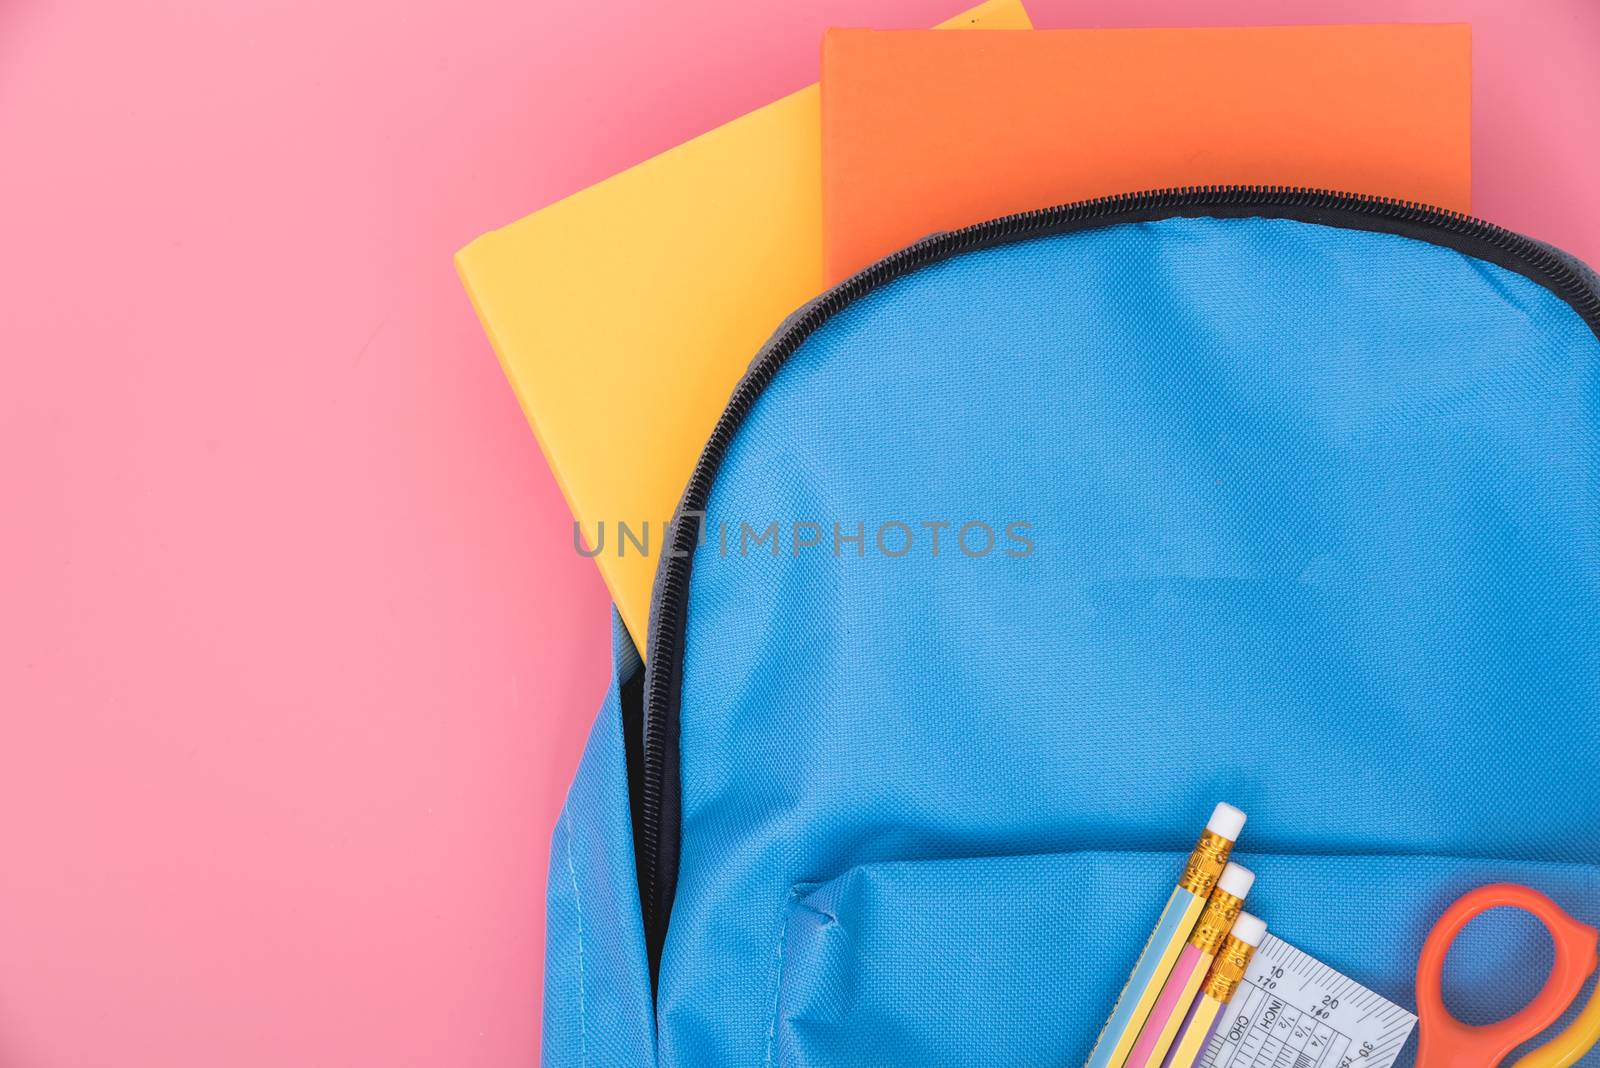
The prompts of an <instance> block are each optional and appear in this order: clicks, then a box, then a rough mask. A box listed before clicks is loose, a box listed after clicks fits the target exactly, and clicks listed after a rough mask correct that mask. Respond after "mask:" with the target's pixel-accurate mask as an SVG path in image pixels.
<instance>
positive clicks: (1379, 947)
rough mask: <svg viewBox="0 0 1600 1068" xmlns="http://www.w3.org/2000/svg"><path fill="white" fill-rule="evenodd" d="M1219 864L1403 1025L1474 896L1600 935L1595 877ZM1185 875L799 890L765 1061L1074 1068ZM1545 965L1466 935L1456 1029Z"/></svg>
mask: <svg viewBox="0 0 1600 1068" xmlns="http://www.w3.org/2000/svg"><path fill="white" fill-rule="evenodd" d="M1236 859H1238V860H1239V861H1240V862H1242V863H1244V864H1245V865H1247V866H1249V867H1250V868H1251V869H1253V870H1254V871H1255V872H1256V875H1257V880H1256V884H1255V890H1254V892H1252V894H1251V896H1250V900H1249V902H1248V903H1247V905H1246V907H1247V908H1249V909H1250V910H1251V911H1253V912H1256V913H1258V914H1259V915H1261V916H1262V917H1263V918H1264V919H1266V920H1267V922H1268V923H1269V924H1270V925H1271V928H1272V930H1273V933H1274V934H1276V935H1277V936H1278V937H1280V938H1283V939H1285V940H1286V941H1289V942H1291V943H1293V944H1294V945H1296V946H1298V947H1300V948H1301V949H1303V950H1305V951H1306V952H1308V953H1310V954H1312V955H1313V956H1315V957H1317V958H1318V959H1319V960H1321V961H1323V962H1324V963H1326V964H1328V965H1329V966H1331V967H1333V968H1335V969H1337V970H1338V971H1340V972H1342V973H1344V974H1345V975H1348V976H1350V977H1351V978H1352V979H1355V980H1356V981H1358V982H1360V983H1362V984H1363V985H1365V986H1367V987H1370V988H1371V989H1372V990H1374V991H1376V992H1377V993H1379V994H1381V995H1383V996H1384V997H1386V998H1389V999H1390V1000H1392V1001H1394V1002H1396V1003H1398V1004H1400V1005H1403V1006H1405V1007H1407V1008H1410V1007H1412V1006H1414V1004H1415V998H1414V996H1413V989H1412V988H1413V980H1414V973H1415V970H1416V962H1417V954H1418V952H1419V951H1420V949H1421V946H1422V941H1423V938H1424V937H1425V935H1426V934H1427V932H1428V929H1429V927H1430V926H1431V925H1432V924H1433V921H1434V920H1435V918H1437V916H1438V915H1439V913H1440V912H1442V911H1443V910H1444V908H1445V907H1446V906H1447V905H1448V904H1449V903H1450V902H1451V901H1453V900H1454V899H1455V898H1456V897H1457V896H1459V895H1460V894H1462V893H1464V892H1465V891H1467V890H1470V889H1472V888H1473V887H1476V886H1480V885H1482V884H1485V883H1490V882H1499V881H1509V882H1518V883H1524V884H1526V885H1528V886H1532V887H1534V888H1535V889H1538V890H1542V891H1544V892H1545V893H1547V894H1549V895H1550V896H1551V897H1553V898H1555V899H1556V900H1557V901H1558V902H1560V903H1561V904H1562V905H1563V907H1565V908H1567V909H1568V910H1569V911H1571V912H1573V913H1574V915H1577V916H1579V917H1582V918H1584V919H1586V920H1588V921H1589V922H1594V921H1596V920H1600V868H1596V867H1593V866H1589V865H1578V864H1550V863H1541V862H1532V861H1498V860H1476V859H1462V858H1454V857H1418V856H1372V855H1363V856H1290V855H1261V854H1257V855H1251V854H1248V853H1241V854H1240V855H1239V856H1238V857H1237V858H1236ZM1182 865H1183V854H1179V853H1114V852H1081V853H1061V854H1051V855H1040V856H1020V857H986V858H977V859H961V860H936V861H912V862H895V863H882V864H867V865H863V866H860V867H857V868H852V869H850V870H849V871H847V872H845V873H844V874H842V875H840V876H839V877H837V878H835V879H832V880H829V881H827V882H823V883H811V884H804V885H801V886H798V887H796V888H795V890H794V893H793V895H792V900H791V907H790V910H789V914H788V920H787V923H786V926H785V930H784V932H783V935H782V938H781V944H780V945H779V947H778V952H777V954H776V960H777V965H776V967H777V969H778V976H777V981H776V992H775V998H774V1018H773V1021H772V1027H771V1030H770V1043H769V1049H768V1063H770V1064H777V1065H782V1066H785V1068H836V1066H843V1065H862V1064H874V1065H891V1064H895V1065H898V1064H917V1065H1001V1064H1004V1065H1040V1066H1045V1065H1051V1066H1061V1065H1069V1066H1070V1065H1077V1064H1081V1063H1082V1062H1083V1060H1084V1059H1085V1057H1086V1056H1087V1055H1088V1052H1089V1048H1090V1047H1091V1046H1092V1045H1093V1043H1094V1039H1095V1035H1096V1034H1097V1033H1098V1032H1099V1029H1100V1027H1101V1025H1102V1024H1103V1023H1104V1022H1105V1018H1106V1016H1107V1015H1108V1014H1109V1013H1110V1011H1111V1007H1112V1003H1113V1002H1114V1001H1115V999H1116V996H1117V992H1118V991H1119V990H1120V989H1121V988H1122V984H1123V981H1124V980H1125V979H1126V978H1127V974H1128V971H1129V969H1130V968H1131V967H1132V964H1133V961H1134V958H1135V957H1136V956H1137V954H1138V951H1139V946H1140V945H1141V944H1142V942H1143V940H1144V938H1145V937H1146V936H1147V935H1148V934H1149V932H1150V929H1151V927H1152V926H1153V925H1154V923H1155V920H1156V916H1157V914H1158V913H1159V912H1160V910H1161V906H1162V903H1163V902H1164V901H1165V900H1166V898H1167V896H1168V894H1170V893H1171V890H1172V886H1173V884H1174V882H1175V881H1176V879H1177V876H1178V874H1179V872H1180V870H1181V868H1182ZM1503 913H1504V914H1503ZM1549 960H1550V949H1549V944H1548V941H1547V939H1546V938H1545V936H1544V935H1543V933H1542V930H1541V929H1539V928H1538V927H1537V925H1536V924H1535V922H1534V921H1533V920H1532V919H1531V918H1530V917H1526V916H1522V915H1520V914H1517V913H1509V912H1507V910H1496V911H1495V912H1491V913H1489V914H1487V915H1485V916H1484V917H1481V918H1480V919H1479V920H1478V921H1475V923H1474V926H1473V927H1472V928H1471V929H1470V931H1469V933H1468V935H1467V936H1466V937H1464V938H1463V939H1462V941H1461V942H1460V943H1459V945H1458V947H1457V948H1456V950H1455V951H1454V952H1453V953H1452V955H1451V957H1450V962H1449V968H1448V970H1447V972H1446V990H1447V996H1448V997H1449V999H1450V1005H1451V1008H1452V1010H1453V1011H1454V1012H1455V1013H1456V1014H1457V1015H1458V1016H1460V1017H1461V1018H1462V1019H1463V1020H1465V1021H1467V1022H1487V1021H1489V1020H1492V1019H1497V1018H1499V1017H1502V1016H1504V1015H1506V1014H1507V1013H1508V1012H1510V1011H1511V1010H1513V1009H1515V1008H1516V1007H1518V1006H1519V1005H1521V1004H1523V1003H1525V1002H1526V1001H1527V1000H1528V999H1530V998H1531V997H1532V996H1533V995H1534V993H1535V992H1536V991H1537V989H1538V987H1539V985H1540V984H1541V983H1542V982H1543V980H1544V977H1545V974H1546V973H1547V971H1548V969H1549ZM1410 1058H1411V1054H1410V1052H1409V1051H1407V1053H1406V1054H1404V1055H1403V1056H1402V1063H1409V1061H1410Z"/></svg>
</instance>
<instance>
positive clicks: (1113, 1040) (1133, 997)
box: [1084, 804, 1245, 1068]
mask: <svg viewBox="0 0 1600 1068" xmlns="http://www.w3.org/2000/svg"><path fill="white" fill-rule="evenodd" d="M1244 820H1245V816H1244V813H1243V812H1240V811H1239V810H1238V809H1236V808H1234V807H1233V806H1232V805H1229V804H1220V805H1218V806H1217V807H1216V810H1215V811H1214V812H1212V813H1211V819H1210V820H1209V821H1208V822H1207V823H1206V829H1205V831H1204V832H1202V833H1201V835H1200V840H1199V841H1198V842H1196V843H1195V847H1194V851H1193V852H1191V853H1190V854H1189V861H1188V863H1187V864H1185V865H1184V869H1183V876H1182V877H1181V878H1180V879H1179V880H1178V885H1177V887H1176V888H1175V889H1174V890H1173V891H1172V896H1171V897H1170V898H1168V899H1167V905H1166V908H1164V909H1162V910H1161V918H1160V919H1159V920H1157V921H1156V929H1155V930H1154V931H1153V932H1151V934H1150V938H1149V940H1148V941H1147V942H1145V945H1144V950H1143V951H1142V952H1141V953H1140V954H1139V959H1138V961H1137V962H1136V963H1135V964H1134V966H1133V973H1132V974H1131V975H1129V976H1128V982H1127V983H1126V985H1124V986H1123V988H1122V993H1121V994H1120V995H1119V996H1118V997H1117V1003H1116V1005H1115V1006H1113V1007H1112V1010H1111V1017H1110V1019H1108V1020H1107V1021H1106V1025H1105V1027H1104V1028H1102V1029H1101V1031H1100V1037H1099V1038H1098V1039H1096V1040H1095V1044H1094V1049H1092V1050H1090V1051H1089V1059H1088V1061H1087V1062H1085V1066H1084V1068H1126V1065H1127V1062H1128V1054H1129V1053H1130V1052H1132V1050H1133V1043H1134V1041H1135V1040H1136V1039H1138V1037H1139V1029H1140V1028H1142V1027H1143V1026H1144V1022H1145V1020H1146V1019H1148V1018H1149V1016H1150V1010H1151V1008H1153V1007H1154V1005H1155V1001H1156V997H1157V995H1159V994H1160V993H1161V987H1162V984H1163V983H1165V982H1166V981H1167V976H1169V975H1171V974H1172V968H1173V966H1174V965H1175V964H1176V963H1177V960H1178V955H1179V953H1181V952H1182V950H1183V946H1184V943H1185V941H1187V939H1188V937H1189V934H1190V932H1192V931H1193V930H1194V925H1195V922H1196V921H1197V920H1199V918H1200V913H1201V911H1202V910H1203V909H1204V908H1205V904H1206V899H1207V898H1209V897H1210V896H1211V891H1212V888H1214V887H1215V886H1216V884H1217V877H1218V876H1220V875H1221V874H1222V868H1223V865H1225V864H1226V863H1227V862H1228V854H1229V853H1231V852H1232V851H1233V843H1234V842H1235V841H1236V840H1237V839H1238V837H1239V831H1240V830H1241V829H1243V827H1244Z"/></svg>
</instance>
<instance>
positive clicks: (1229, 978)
mask: <svg viewBox="0 0 1600 1068" xmlns="http://www.w3.org/2000/svg"><path fill="white" fill-rule="evenodd" d="M1255 951H1256V947H1255V946H1252V945H1249V944H1247V943H1245V942H1241V941H1239V940H1238V939H1237V938H1234V937H1233V936H1232V935H1229V936H1228V937H1227V938H1225V939H1223V942H1222V949H1221V951H1220V952H1218V953H1217V959H1216V960H1214V961H1212V962H1211V971H1209V972H1207V973H1206V982H1205V985H1204V986H1202V987H1201V988H1200V992H1201V993H1202V994H1204V995H1205V996H1206V997H1208V998H1210V999H1211V1000H1213V1001H1216V1002H1220V1003H1221V1004H1223V1005H1226V1004H1227V1003H1228V1002H1230V1001H1232V1000H1233V994H1234V991H1236V990H1238V989H1239V984H1240V983H1242V982H1244V973H1245V969H1246V968H1248V967H1250V958H1251V956H1252V955H1254V954H1255Z"/></svg>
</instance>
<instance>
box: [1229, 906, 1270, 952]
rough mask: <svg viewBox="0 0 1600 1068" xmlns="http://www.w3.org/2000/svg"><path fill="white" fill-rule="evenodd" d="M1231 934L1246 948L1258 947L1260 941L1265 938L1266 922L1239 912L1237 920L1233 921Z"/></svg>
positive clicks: (1258, 917)
mask: <svg viewBox="0 0 1600 1068" xmlns="http://www.w3.org/2000/svg"><path fill="white" fill-rule="evenodd" d="M1232 934H1233V937H1235V938H1237V939H1238V940H1239V941H1241V942H1243V943H1244V944H1245V945H1247V946H1259V945H1261V940H1262V939H1263V938H1265V937H1267V921H1266V920H1263V919H1262V918H1261V917H1260V916H1252V915H1251V914H1250V913H1248V912H1241V913H1239V918H1238V919H1237V920H1234V921H1233V931H1232Z"/></svg>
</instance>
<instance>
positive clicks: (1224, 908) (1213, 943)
mask: <svg viewBox="0 0 1600 1068" xmlns="http://www.w3.org/2000/svg"><path fill="white" fill-rule="evenodd" d="M1243 908H1244V898H1242V897H1234V896H1233V895H1232V894H1230V893H1228V892H1227V891H1226V890H1213V891H1212V892H1211V900H1210V901H1207V902H1206V908H1205V911H1204V912H1202V913H1201V914H1200V920H1199V922H1198V923H1196V924H1195V925H1194V932H1193V933H1192V934H1190V935H1189V944H1190V945H1191V946H1193V947H1194V948H1196V949H1198V950H1199V951H1200V952H1202V953H1204V954H1206V956H1208V957H1214V956H1216V954H1217V950H1219V949H1221V948H1222V941H1223V939H1225V938H1227V937H1228V932H1229V931H1231V930H1233V921H1234V920H1237V919H1238V918H1239V912H1240V910H1241V909H1243Z"/></svg>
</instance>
